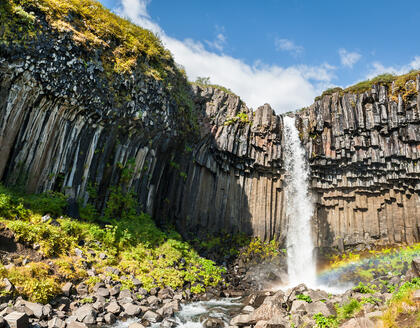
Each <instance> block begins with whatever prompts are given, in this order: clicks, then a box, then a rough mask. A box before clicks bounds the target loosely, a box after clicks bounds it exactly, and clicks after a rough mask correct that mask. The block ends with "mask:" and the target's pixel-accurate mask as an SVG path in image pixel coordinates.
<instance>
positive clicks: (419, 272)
mask: <svg viewBox="0 0 420 328" xmlns="http://www.w3.org/2000/svg"><path fill="white" fill-rule="evenodd" d="M411 269H412V271H413V273H414V276H415V277H420V257H416V258H415V259H414V260H413V261H412V262H411Z"/></svg>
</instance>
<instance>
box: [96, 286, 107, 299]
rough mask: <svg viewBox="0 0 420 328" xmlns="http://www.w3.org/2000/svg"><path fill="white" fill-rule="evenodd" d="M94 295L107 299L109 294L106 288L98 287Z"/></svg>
mask: <svg viewBox="0 0 420 328" xmlns="http://www.w3.org/2000/svg"><path fill="white" fill-rule="evenodd" d="M96 295H97V296H102V297H109V295H110V293H109V290H108V288H106V287H100V288H98V290H97V291H96Z"/></svg>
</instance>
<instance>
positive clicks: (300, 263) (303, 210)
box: [283, 116, 316, 287]
mask: <svg viewBox="0 0 420 328" xmlns="http://www.w3.org/2000/svg"><path fill="white" fill-rule="evenodd" d="M283 121H284V146H285V147H284V151H285V153H284V165H285V169H286V174H287V177H286V182H287V188H286V197H287V203H286V205H287V207H286V214H287V217H288V231H287V266H288V275H289V285H292V286H295V285H297V284H300V283H305V284H306V285H307V286H311V287H315V284H316V262H315V259H314V255H313V250H314V246H313V241H312V232H311V217H312V213H313V206H312V201H311V198H310V195H309V194H308V190H309V185H308V178H309V168H308V165H306V160H305V150H304V148H303V146H302V145H301V142H300V138H299V132H298V130H297V128H296V126H295V118H294V117H293V118H292V117H287V116H284V117H283Z"/></svg>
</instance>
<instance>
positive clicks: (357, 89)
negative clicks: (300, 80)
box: [315, 70, 420, 101]
mask: <svg viewBox="0 0 420 328" xmlns="http://www.w3.org/2000/svg"><path fill="white" fill-rule="evenodd" d="M418 74H420V70H412V71H410V72H409V73H407V74H404V75H400V76H398V75H393V74H381V75H378V76H376V77H374V78H372V79H370V80H366V81H362V82H359V83H357V84H355V85H352V86H350V87H348V88H345V89H342V88H340V87H335V88H330V89H327V90H325V91H324V92H323V93H322V95H321V96H318V97H316V98H315V101H317V100H320V99H321V98H322V97H324V96H327V95H332V94H334V93H337V92H338V93H339V95H340V96H341V95H343V94H344V93H357V94H359V93H363V92H366V91H369V90H371V89H372V86H374V85H385V86H387V87H388V93H389V97H390V98H391V99H392V100H394V101H398V95H401V96H402V98H403V100H404V101H406V100H407V99H408V98H409V97H410V96H412V95H416V94H417V89H416V84H415V83H408V82H409V81H416V77H417V75H418ZM392 84H393V88H392Z"/></svg>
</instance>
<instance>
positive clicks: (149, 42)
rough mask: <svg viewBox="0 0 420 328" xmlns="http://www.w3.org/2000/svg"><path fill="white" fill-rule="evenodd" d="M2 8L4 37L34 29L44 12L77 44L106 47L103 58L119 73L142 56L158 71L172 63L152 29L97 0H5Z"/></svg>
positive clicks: (167, 52)
mask: <svg viewBox="0 0 420 328" xmlns="http://www.w3.org/2000/svg"><path fill="white" fill-rule="evenodd" d="M0 8H1V9H0V10H1V13H2V21H3V17H4V18H5V19H4V21H5V22H6V28H5V30H4V31H3V36H4V37H7V38H8V39H12V40H13V39H14V38H15V37H18V35H16V33H18V32H25V31H26V32H28V31H33V27H32V25H34V24H35V22H36V20H37V16H38V15H37V13H39V12H42V14H43V15H45V17H46V19H47V21H48V23H49V24H50V25H51V26H52V27H53V28H55V29H56V30H57V31H60V32H70V33H71V34H72V36H73V38H74V40H75V41H76V42H77V43H80V44H83V45H85V46H86V47H88V48H99V47H100V48H103V49H104V50H105V51H104V58H103V59H105V60H106V61H107V62H108V63H109V64H110V65H112V67H113V69H114V70H115V71H117V72H127V71H130V70H131V69H132V68H133V67H134V66H135V65H136V64H137V63H138V58H139V57H144V58H145V59H146V60H147V62H149V63H150V64H151V66H152V67H153V68H154V69H155V70H157V71H159V70H160V69H170V67H164V66H165V65H169V66H172V65H173V64H172V57H171V54H170V53H169V51H168V50H166V49H165V48H164V47H163V45H162V42H161V41H160V40H159V38H158V37H156V36H155V35H154V34H153V33H152V32H151V31H149V30H146V29H144V28H141V27H139V26H137V25H135V24H133V23H131V22H130V21H128V20H126V19H124V18H121V17H119V16H118V15H116V14H114V13H112V12H111V11H109V10H108V9H106V8H105V7H103V6H102V5H101V4H100V3H99V2H98V1H95V0H5V1H2V4H1V5H0ZM3 15H4V16H3ZM9 22H10V23H9ZM13 26H17V27H13ZM31 36H34V33H32V34H31ZM108 50H109V51H108ZM161 73H162V72H159V74H161Z"/></svg>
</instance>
